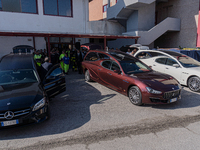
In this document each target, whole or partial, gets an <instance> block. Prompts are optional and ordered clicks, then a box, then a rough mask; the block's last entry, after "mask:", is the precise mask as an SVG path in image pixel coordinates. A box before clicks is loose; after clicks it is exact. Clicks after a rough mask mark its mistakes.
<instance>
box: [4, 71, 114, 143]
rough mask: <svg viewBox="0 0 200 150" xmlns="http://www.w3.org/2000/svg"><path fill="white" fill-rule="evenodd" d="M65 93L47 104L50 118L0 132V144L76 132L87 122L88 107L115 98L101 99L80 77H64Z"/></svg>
mask: <svg viewBox="0 0 200 150" xmlns="http://www.w3.org/2000/svg"><path fill="white" fill-rule="evenodd" d="M66 85H67V88H66V92H64V93H62V94H60V95H58V96H57V97H55V98H53V99H52V101H50V118H49V119H48V120H46V121H44V122H42V123H40V124H31V125H25V126H19V127H13V128H7V129H1V130H0V140H9V139H22V138H31V137H40V136H46V135H53V134H60V133H64V132H68V131H70V130H73V129H77V128H79V127H81V126H83V125H84V124H85V123H87V122H88V121H89V120H90V119H91V114H90V106H91V105H93V104H101V103H103V102H104V101H106V100H108V99H110V98H112V97H114V96H115V95H116V94H108V95H101V93H100V92H99V91H98V90H97V89H95V88H94V87H93V86H91V85H90V84H88V83H87V82H85V80H84V76H83V75H80V74H77V73H76V74H74V73H73V74H71V75H67V76H66Z"/></svg>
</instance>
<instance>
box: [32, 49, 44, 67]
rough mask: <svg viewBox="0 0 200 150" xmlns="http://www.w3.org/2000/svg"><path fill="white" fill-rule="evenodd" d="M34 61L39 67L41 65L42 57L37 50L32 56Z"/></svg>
mask: <svg viewBox="0 0 200 150" xmlns="http://www.w3.org/2000/svg"><path fill="white" fill-rule="evenodd" d="M34 60H35V61H36V63H37V65H38V66H39V67H40V66H41V64H42V55H41V54H40V53H39V50H37V51H36V54H35V55H34Z"/></svg>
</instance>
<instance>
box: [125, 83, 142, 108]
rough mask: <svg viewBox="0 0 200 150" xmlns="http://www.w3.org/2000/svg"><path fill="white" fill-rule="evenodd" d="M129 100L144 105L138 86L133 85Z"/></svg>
mask: <svg viewBox="0 0 200 150" xmlns="http://www.w3.org/2000/svg"><path fill="white" fill-rule="evenodd" d="M128 96H129V100H130V101H131V103H132V104H134V105H138V106H140V105H142V94H141V91H140V89H139V88H138V87H137V86H132V87H131V88H130V89H129V91H128Z"/></svg>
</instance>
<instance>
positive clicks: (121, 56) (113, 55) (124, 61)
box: [82, 50, 181, 105]
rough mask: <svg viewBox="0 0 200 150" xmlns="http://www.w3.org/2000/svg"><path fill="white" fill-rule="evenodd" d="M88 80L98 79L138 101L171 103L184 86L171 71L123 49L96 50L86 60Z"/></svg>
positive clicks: (177, 97) (178, 97) (134, 101)
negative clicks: (156, 67)
mask: <svg viewBox="0 0 200 150" xmlns="http://www.w3.org/2000/svg"><path fill="white" fill-rule="evenodd" d="M82 67H83V72H84V73H85V80H86V81H91V80H94V81H96V82H99V83H101V84H103V85H105V86H107V87H109V88H111V89H113V90H116V91H118V92H120V93H122V94H124V95H126V96H128V97H129V99H130V101H131V102H132V103H133V104H135V105H142V104H144V103H148V104H150V103H154V104H158V103H162V104H165V103H171V102H175V101H177V100H178V99H180V93H181V86H180V84H179V83H178V81H177V80H176V79H174V78H173V77H172V76H170V75H167V74H162V73H159V72H155V71H153V70H152V69H151V68H149V67H148V66H147V65H146V64H144V63H142V62H141V61H140V60H138V59H137V58H135V57H132V56H130V55H128V54H126V53H123V52H119V51H108V52H105V51H98V50H92V51H89V52H88V53H87V54H86V57H85V58H84V61H83V62H82Z"/></svg>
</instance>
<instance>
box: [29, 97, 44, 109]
mask: <svg viewBox="0 0 200 150" xmlns="http://www.w3.org/2000/svg"><path fill="white" fill-rule="evenodd" d="M44 105H45V98H43V99H41V100H40V101H39V102H37V103H36V104H35V105H34V107H33V110H32V111H36V110H38V109H40V108H42V107H43V106H44Z"/></svg>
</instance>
